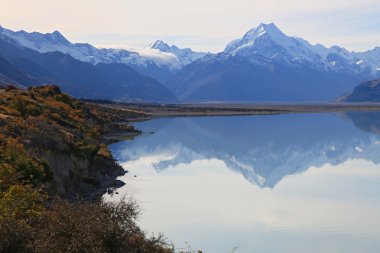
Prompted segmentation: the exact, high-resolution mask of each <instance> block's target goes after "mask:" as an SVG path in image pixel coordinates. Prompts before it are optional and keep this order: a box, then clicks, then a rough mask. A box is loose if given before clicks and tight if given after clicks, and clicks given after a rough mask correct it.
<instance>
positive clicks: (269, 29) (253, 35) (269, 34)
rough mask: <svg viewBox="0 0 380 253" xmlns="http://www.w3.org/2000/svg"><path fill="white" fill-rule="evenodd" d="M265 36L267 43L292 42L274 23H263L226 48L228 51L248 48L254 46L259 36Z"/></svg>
mask: <svg viewBox="0 0 380 253" xmlns="http://www.w3.org/2000/svg"><path fill="white" fill-rule="evenodd" d="M263 37H265V39H266V41H265V43H267V42H268V40H270V41H271V42H273V43H275V44H279V45H285V46H286V45H289V44H292V41H291V40H292V38H291V37H288V36H287V35H285V34H284V33H283V32H282V31H281V30H280V29H279V28H278V27H277V26H276V25H275V24H274V23H268V24H265V23H261V24H259V25H258V26H256V27H254V28H252V29H250V30H249V31H248V32H247V33H246V34H244V36H243V37H242V38H241V39H237V40H234V41H232V42H231V43H229V44H228V45H227V47H226V49H225V52H227V53H233V54H234V53H236V52H237V51H239V50H240V49H244V50H246V49H247V47H253V46H254V45H255V43H256V41H258V39H259V38H263Z"/></svg>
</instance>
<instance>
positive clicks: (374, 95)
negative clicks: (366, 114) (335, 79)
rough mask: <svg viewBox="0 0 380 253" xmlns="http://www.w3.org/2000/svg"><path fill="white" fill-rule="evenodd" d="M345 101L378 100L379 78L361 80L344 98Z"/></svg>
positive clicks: (379, 95) (379, 93) (379, 97)
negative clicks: (366, 80)
mask: <svg viewBox="0 0 380 253" xmlns="http://www.w3.org/2000/svg"><path fill="white" fill-rule="evenodd" d="M344 101H346V102H380V79H376V80H372V81H368V82H363V83H361V84H360V85H358V86H357V87H356V88H355V89H354V90H353V92H352V93H350V94H349V95H347V96H346V97H345V98H344Z"/></svg>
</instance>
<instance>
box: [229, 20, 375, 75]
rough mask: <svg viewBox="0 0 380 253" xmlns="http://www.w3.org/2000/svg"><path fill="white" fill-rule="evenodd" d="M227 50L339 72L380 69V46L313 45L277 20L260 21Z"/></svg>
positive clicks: (252, 57) (360, 71) (361, 71)
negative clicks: (358, 48)
mask: <svg viewBox="0 0 380 253" xmlns="http://www.w3.org/2000/svg"><path fill="white" fill-rule="evenodd" d="M224 53H226V54H230V55H240V56H243V57H246V58H250V59H254V58H255V56H263V57H265V58H268V59H271V60H274V61H282V62H285V63H288V64H305V63H308V64H311V65H313V66H314V67H315V68H323V69H325V70H331V71H337V72H353V73H363V72H365V71H370V73H371V74H373V75H375V74H376V73H377V72H378V71H379V69H380V49H378V50H376V49H374V50H372V51H367V52H363V53H361V52H350V51H348V50H346V49H345V48H341V47H338V46H333V47H331V48H327V47H325V46H323V45H321V44H317V45H312V44H310V43H309V42H308V41H306V40H304V39H301V38H297V37H291V36H287V35H286V34H284V33H283V32H282V31H281V30H280V29H279V28H278V27H277V26H276V25H275V24H274V23H269V24H260V25H259V26H257V27H255V28H253V29H251V30H249V31H248V32H247V33H246V34H245V35H244V36H243V37H242V38H241V39H237V40H234V41H232V42H231V43H229V44H228V45H227V47H226V49H225V50H224Z"/></svg>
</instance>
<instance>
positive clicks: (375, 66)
mask: <svg viewBox="0 0 380 253" xmlns="http://www.w3.org/2000/svg"><path fill="white" fill-rule="evenodd" d="M377 77H380V48H375V49H373V50H369V51H366V52H350V51H348V50H346V49H344V48H342V47H338V46H333V47H331V48H327V47H325V46H323V45H320V44H317V45H312V44H310V43H309V42H307V41H306V40H304V39H301V38H298V37H291V36H288V35H286V34H285V33H283V32H282V31H281V30H280V29H279V28H278V27H277V26H276V25H275V24H273V23H269V24H260V25H259V26H257V27H255V28H253V29H251V30H249V31H248V32H247V33H246V34H244V36H243V37H242V38H240V39H236V40H234V41H232V42H230V43H229V44H228V45H227V46H226V47H225V49H224V51H222V52H220V53H216V54H211V53H206V52H195V51H193V50H191V49H189V48H186V49H180V48H178V47H177V46H175V45H172V46H170V45H168V44H167V43H165V42H163V41H160V40H157V41H156V42H154V43H151V44H150V45H148V46H147V47H145V48H143V49H136V50H133V51H132V50H126V49H112V48H97V47H95V46H92V45H90V44H86V43H72V42H70V41H69V40H67V39H66V38H65V37H64V36H63V35H62V34H61V33H60V32H58V31H55V32H52V33H46V34H42V33H38V32H32V33H29V32H25V31H17V32H15V31H12V30H9V29H6V28H3V27H1V26H0V82H1V83H3V84H4V83H14V84H19V85H23V86H30V85H34V84H45V83H54V84H58V85H60V86H61V88H62V90H63V91H65V92H68V93H70V94H72V95H74V96H77V97H81V98H95V99H109V100H118V101H129V100H144V101H175V100H176V99H177V100H179V101H239V102H242V101H247V102H252V101H256V102H257V101H275V102H276V101H277V102H300V101H330V100H332V99H336V98H338V97H340V96H341V95H342V94H345V93H348V92H350V91H351V90H352V89H353V88H354V87H355V86H356V85H357V84H358V83H359V82H362V81H364V80H370V79H375V78H377Z"/></svg>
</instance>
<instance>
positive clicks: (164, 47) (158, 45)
mask: <svg viewBox="0 0 380 253" xmlns="http://www.w3.org/2000/svg"><path fill="white" fill-rule="evenodd" d="M148 48H152V49H158V50H161V51H167V50H170V49H171V47H170V46H169V45H168V44H167V43H165V42H163V41H162V40H156V41H155V42H153V43H151V44H149V45H148Z"/></svg>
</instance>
